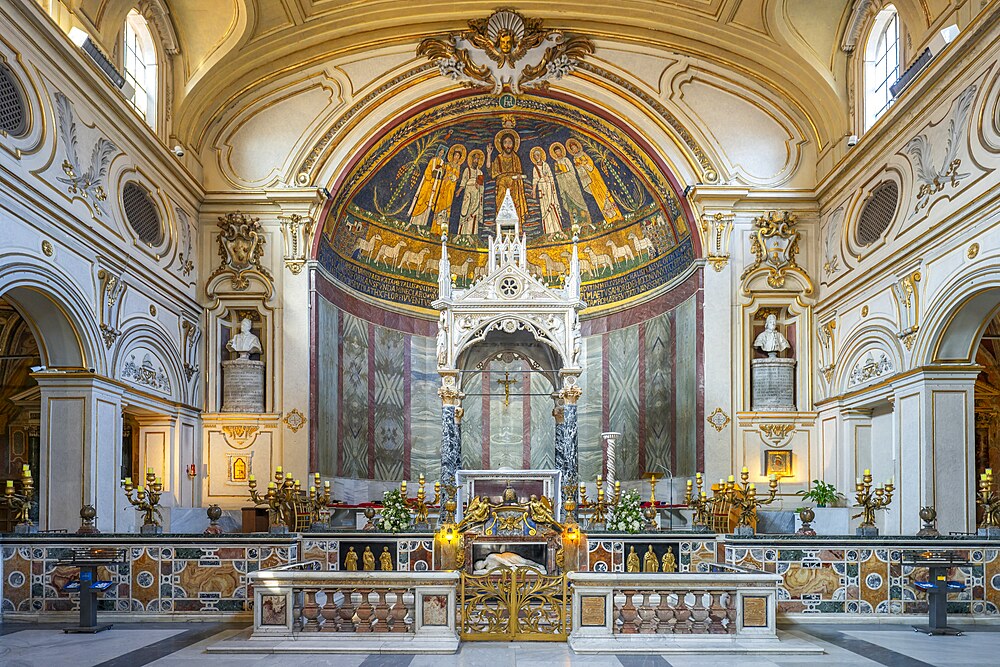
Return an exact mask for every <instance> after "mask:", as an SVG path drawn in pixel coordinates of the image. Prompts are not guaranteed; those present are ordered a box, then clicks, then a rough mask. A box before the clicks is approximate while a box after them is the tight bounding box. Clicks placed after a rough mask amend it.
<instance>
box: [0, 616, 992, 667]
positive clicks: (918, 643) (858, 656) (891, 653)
mask: <svg viewBox="0 0 1000 667" xmlns="http://www.w3.org/2000/svg"><path fill="white" fill-rule="evenodd" d="M964 629H965V630H966V632H967V634H966V635H964V636H962V637H927V636H925V635H920V634H916V633H914V632H913V631H912V630H911V629H910V627H909V626H906V625H877V624H871V623H858V624H838V625H831V624H809V625H790V626H784V627H783V628H782V629H781V633H782V634H783V635H784V636H787V637H789V638H792V637H794V638H797V639H801V640H805V641H808V642H811V643H814V644H816V645H818V646H820V647H822V648H823V649H824V650H825V651H826V653H825V654H824V655H813V656H803V655H795V656H792V655H790V656H788V657H787V658H782V657H781V656H780V655H769V656H766V657H759V656H733V655H729V656H723V655H697V656H695V655H692V656H684V655H677V654H673V655H670V656H668V657H666V658H664V657H662V656H658V655H645V656H640V655H636V656H610V655H607V656H588V655H576V654H574V653H573V652H572V651H571V650H570V649H569V648H568V647H567V646H566V645H565V644H536V643H524V644H499V643H466V644H464V645H463V646H462V649H461V650H460V651H459V653H457V654H456V655H419V656H406V655H334V654H331V655H282V656H280V657H278V656H273V655H246V654H239V655H219V654H212V655H208V654H206V653H205V652H204V649H205V647H206V646H210V645H211V644H214V643H215V642H218V641H221V640H223V639H226V638H229V637H232V636H233V635H236V634H240V633H243V632H244V631H245V628H243V627H242V626H232V625H221V624H215V623H141V624H138V623H135V624H128V623H119V624H116V625H115V627H114V628H113V629H112V630H110V631H108V632H103V633H101V634H98V635H66V634H63V633H62V631H61V630H60V626H58V625H54V624H52V625H48V624H42V625H36V624H14V623H8V624H3V625H0V665H2V666H3V667H61V666H63V665H65V666H68V667H96V666H100V667H139V666H141V665H157V666H161V667H162V666H166V667H180V666H181V665H232V666H233V667H242V666H245V665H251V666H254V665H260V666H261V667H264V666H265V665H267V666H268V667H271V666H273V665H275V664H280V665H282V667H284V666H285V665H289V666H292V667H299V666H301V667H319V666H322V665H331V666H336V667H563V666H569V665H595V666H596V665H607V666H608V667H671V666H672V667H736V666H738V667H796V666H803V667H805V666H811V665H844V666H847V667H854V666H855V665H857V666H861V665H891V666H894V667H895V666H901V667H902V666H910V665H913V666H917V667H920V666H924V665H934V666H940V667H971V666H973V665H975V666H980V665H1000V625H976V626H967V627H965V628H964Z"/></svg>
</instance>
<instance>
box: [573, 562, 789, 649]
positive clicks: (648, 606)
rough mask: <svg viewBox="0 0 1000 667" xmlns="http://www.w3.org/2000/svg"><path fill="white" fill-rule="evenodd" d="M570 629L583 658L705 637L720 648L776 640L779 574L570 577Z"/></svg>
mask: <svg viewBox="0 0 1000 667" xmlns="http://www.w3.org/2000/svg"><path fill="white" fill-rule="evenodd" d="M569 582H570V584H571V585H572V590H573V610H572V618H573V631H572V633H571V634H570V638H569V642H570V646H571V647H572V648H573V650H574V651H576V652H578V653H598V652H605V651H625V652H628V651H631V650H647V649H648V648H649V647H651V646H652V645H653V644H657V645H660V644H663V645H665V646H668V645H677V644H678V643H679V644H681V645H683V643H685V642H692V641H694V642H699V643H702V642H704V641H705V640H708V641H709V642H710V643H711V645H712V646H713V647H714V648H715V649H717V650H720V651H726V650H737V651H742V650H745V648H746V641H747V640H752V641H753V642H754V643H757V644H760V643H762V642H777V641H778V637H777V634H776V606H775V602H776V599H777V592H778V586H779V584H780V583H781V577H779V576H777V575H775V574H770V573H766V572H758V571H754V570H749V569H746V568H741V567H735V566H729V565H712V566H710V567H708V568H705V570H704V571H700V572H696V573H695V572H691V573H673V574H663V573H627V574H605V573H596V572H572V573H570V574H569Z"/></svg>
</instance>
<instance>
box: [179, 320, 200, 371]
mask: <svg viewBox="0 0 1000 667" xmlns="http://www.w3.org/2000/svg"><path fill="white" fill-rule="evenodd" d="M200 339H201V329H199V328H198V325H197V324H195V323H194V322H190V321H188V320H184V321H182V322H181V350H182V351H183V353H184V375H185V376H186V377H187V379H188V380H190V379H191V378H192V377H194V374H195V373H197V372H198V370H199V367H198V341H199V340H200Z"/></svg>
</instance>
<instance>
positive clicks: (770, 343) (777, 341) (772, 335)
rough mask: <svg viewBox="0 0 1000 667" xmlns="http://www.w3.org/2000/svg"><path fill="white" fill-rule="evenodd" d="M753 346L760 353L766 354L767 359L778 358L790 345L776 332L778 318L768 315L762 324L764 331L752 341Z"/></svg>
mask: <svg viewBox="0 0 1000 667" xmlns="http://www.w3.org/2000/svg"><path fill="white" fill-rule="evenodd" d="M753 346H754V347H755V348H757V349H758V350H760V351H761V352H766V353H767V356H769V357H776V356H778V353H779V352H784V351H785V350H787V349H788V348H789V347H790V345H789V344H788V339H787V338H785V337H784V336H782V335H781V332H780V331H778V318H777V317H775V316H774V315H768V316H767V320H766V321H765V322H764V330H763V331H761V332H760V334H759V335H758V336H757V338H756V339H754V341H753Z"/></svg>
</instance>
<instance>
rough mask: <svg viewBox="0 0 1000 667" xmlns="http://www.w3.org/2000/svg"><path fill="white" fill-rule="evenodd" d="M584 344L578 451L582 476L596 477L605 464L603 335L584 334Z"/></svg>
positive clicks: (582, 477) (584, 477) (578, 419)
mask: <svg viewBox="0 0 1000 667" xmlns="http://www.w3.org/2000/svg"><path fill="white" fill-rule="evenodd" d="M583 346H584V355H583V374H582V375H581V376H580V387H581V388H582V389H583V396H581V397H580V402H579V403H578V413H577V442H578V446H577V454H578V456H579V459H580V478H581V479H584V480H593V479H596V478H597V476H598V475H599V474H600V473H601V467H602V466H603V465H604V453H603V449H602V448H601V432H602V431H603V430H604V428H603V420H604V416H603V415H604V408H603V405H604V400H603V394H604V392H603V379H602V370H601V369H602V367H603V363H602V360H603V352H602V349H601V336H588V337H587V338H584V339H583Z"/></svg>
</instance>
